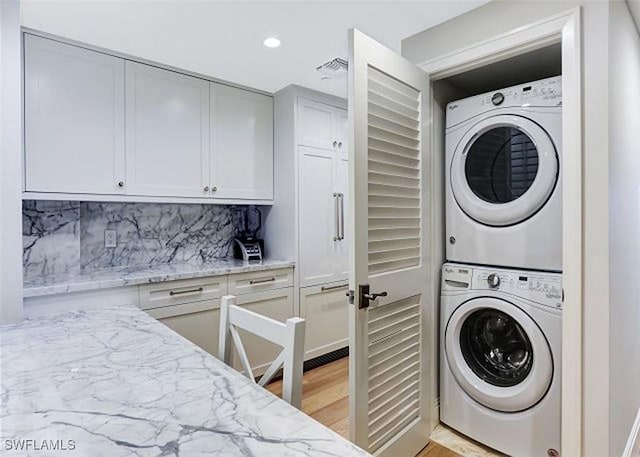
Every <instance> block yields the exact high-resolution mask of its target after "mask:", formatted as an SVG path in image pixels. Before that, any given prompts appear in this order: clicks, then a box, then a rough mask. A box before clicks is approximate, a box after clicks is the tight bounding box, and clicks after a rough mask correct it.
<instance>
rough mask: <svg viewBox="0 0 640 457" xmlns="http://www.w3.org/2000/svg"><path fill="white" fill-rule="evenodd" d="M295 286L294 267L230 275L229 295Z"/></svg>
mask: <svg viewBox="0 0 640 457" xmlns="http://www.w3.org/2000/svg"><path fill="white" fill-rule="evenodd" d="M285 287H293V268H279V269H277V270H267V271H254V272H251V273H238V274H233V275H229V295H242V294H250V293H253V292H262V291H265V290H273V289H283V288H285Z"/></svg>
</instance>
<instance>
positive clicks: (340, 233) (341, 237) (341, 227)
mask: <svg viewBox="0 0 640 457" xmlns="http://www.w3.org/2000/svg"><path fill="white" fill-rule="evenodd" d="M338 201H339V203H340V219H339V221H340V224H339V227H338V228H339V231H338V239H339V240H344V194H343V193H342V192H340V193H339V194H338Z"/></svg>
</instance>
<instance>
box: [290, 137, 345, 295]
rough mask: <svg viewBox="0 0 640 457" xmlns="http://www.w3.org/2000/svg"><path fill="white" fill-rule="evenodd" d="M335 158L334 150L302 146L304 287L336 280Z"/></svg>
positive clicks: (301, 255) (300, 210)
mask: <svg viewBox="0 0 640 457" xmlns="http://www.w3.org/2000/svg"><path fill="white" fill-rule="evenodd" d="M334 155H335V153H334V152H333V151H331V150H325V149H315V148H309V147H305V146H300V147H299V185H298V192H299V199H298V218H299V222H298V224H299V233H298V243H299V249H298V250H299V260H300V265H299V268H300V285H301V286H312V285H316V284H323V283H326V282H330V281H332V280H334V256H335V238H337V236H338V223H337V220H336V216H337V214H336V212H337V211H336V210H337V206H336V201H337V200H336V198H335V197H334V195H333V194H334V192H335V185H334V174H335V172H334V167H335V165H334Z"/></svg>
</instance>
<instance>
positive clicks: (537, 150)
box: [450, 115, 559, 226]
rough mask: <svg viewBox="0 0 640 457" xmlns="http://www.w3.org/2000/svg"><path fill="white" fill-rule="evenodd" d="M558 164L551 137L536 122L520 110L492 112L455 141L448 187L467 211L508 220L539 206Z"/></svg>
mask: <svg viewBox="0 0 640 457" xmlns="http://www.w3.org/2000/svg"><path fill="white" fill-rule="evenodd" d="M558 169H559V162H558V155H557V153H556V149H555V146H554V144H553V141H552V140H551V138H550V137H549V135H548V134H547V132H546V131H545V130H544V129H543V128H542V127H540V125H538V124H536V123H535V122H533V121H531V120H530V119H527V118H525V117H522V116H515V115H498V116H492V117H489V118H486V119H483V120H481V121H479V122H478V123H476V124H475V125H473V126H472V127H471V128H470V129H469V130H468V131H467V133H466V134H465V135H464V136H463V137H462V139H461V140H460V142H459V143H458V145H457V147H456V150H455V152H454V155H453V157H452V161H451V173H450V177H451V188H452V190H453V195H454V197H455V199H456V201H457V203H458V205H459V206H460V208H461V209H462V210H463V211H464V212H465V213H466V214H467V215H468V216H469V217H471V218H473V219H475V220H476V221H478V222H480V223H482V224H485V225H490V226H507V225H514V224H517V223H519V222H522V221H524V220H526V219H528V218H529V217H531V216H533V215H534V214H535V213H536V212H538V211H539V210H540V208H542V207H543V206H544V204H545V203H546V202H547V200H548V199H549V197H550V196H551V193H552V192H553V190H554V188H555V185H556V183H557V181H558Z"/></svg>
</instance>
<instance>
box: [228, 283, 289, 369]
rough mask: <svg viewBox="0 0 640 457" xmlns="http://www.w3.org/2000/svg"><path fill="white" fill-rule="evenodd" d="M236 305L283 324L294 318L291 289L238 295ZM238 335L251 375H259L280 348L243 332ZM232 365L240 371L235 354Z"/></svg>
mask: <svg viewBox="0 0 640 457" xmlns="http://www.w3.org/2000/svg"><path fill="white" fill-rule="evenodd" d="M236 304H237V305H238V306H241V307H243V308H245V309H248V310H249V311H253V312H255V313H258V314H261V315H263V316H267V317H270V318H272V319H275V320H277V321H280V322H284V321H285V320H287V319H288V318H290V317H293V316H294V310H293V287H287V288H286V289H276V290H269V291H265V292H255V293H252V294H245V295H238V296H237V300H236ZM238 333H239V334H240V339H241V340H242V344H243V346H244V348H245V350H246V351H247V356H248V357H249V363H250V364H251V369H252V370H253V374H254V375H256V376H259V375H261V374H262V373H264V372H265V370H266V369H267V368H268V366H269V364H271V362H272V361H273V360H275V358H276V357H277V356H278V354H279V353H280V351H281V350H282V348H280V346H277V345H275V344H273V343H269V342H267V341H266V340H263V339H262V338H259V337H257V336H255V335H252V334H249V333H247V332H245V331H243V330H240V329H238ZM233 365H234V367H235V368H236V369H237V370H239V371H242V364H241V363H240V358H239V357H238V355H237V353H236V354H235V355H234V363H233Z"/></svg>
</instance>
